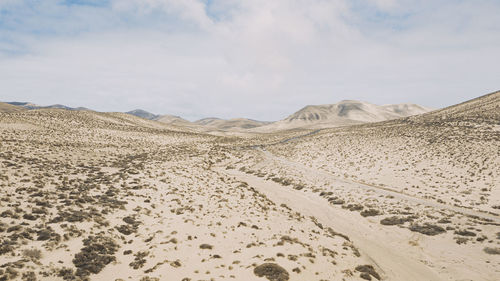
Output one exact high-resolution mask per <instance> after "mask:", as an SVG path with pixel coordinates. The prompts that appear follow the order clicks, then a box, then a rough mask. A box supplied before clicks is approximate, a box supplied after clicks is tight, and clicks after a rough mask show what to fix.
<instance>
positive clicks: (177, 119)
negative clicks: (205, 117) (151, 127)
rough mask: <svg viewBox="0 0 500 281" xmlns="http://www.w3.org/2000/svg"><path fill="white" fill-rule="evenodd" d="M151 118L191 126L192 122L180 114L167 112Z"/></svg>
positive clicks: (171, 123) (166, 122)
mask: <svg viewBox="0 0 500 281" xmlns="http://www.w3.org/2000/svg"><path fill="white" fill-rule="evenodd" d="M153 120H156V121H158V122H162V123H165V124H170V125H176V126H193V123H191V122H189V121H188V120H186V119H183V118H182V117H180V116H175V115H169V114H165V115H159V116H157V117H156V118H154V119H153Z"/></svg>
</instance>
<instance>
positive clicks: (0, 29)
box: [0, 0, 500, 121]
mask: <svg viewBox="0 0 500 281" xmlns="http://www.w3.org/2000/svg"><path fill="white" fill-rule="evenodd" d="M498 15H500V1H499V0H470V1H465V0H433V1H423V0H401V1H398V0H307V1H306V0H272V1H269V0H239V1H231V0H0V101H29V102H33V103H36V104H40V105H50V104H65V105H68V106H72V107H79V106H83V107H87V108H91V109H94V110H98V111H129V110H132V109H136V108H141V109H144V110H147V111H150V112H153V113H156V114H173V115H179V116H182V117H184V118H187V119H189V120H196V119H200V118H204V117H214V116H215V117H220V118H235V117H247V118H252V119H257V120H268V121H273V120H279V119H283V118H285V117H286V116H287V115H289V114H292V113H293V112H295V111H297V110H299V109H300V108H302V107H304V106H306V105H310V104H331V103H336V102H338V101H341V100H346V99H350V100H361V101H367V102H371V103H375V104H394V103H407V102H408V103H416V104H420V105H424V106H428V107H434V108H440V107H444V106H449V105H452V104H456V103H459V102H462V101H465V100H468V99H472V98H475V97H478V96H481V95H483V94H487V93H489V92H493V91H496V90H499V89H500V69H499V65H500V17H499V16H498Z"/></svg>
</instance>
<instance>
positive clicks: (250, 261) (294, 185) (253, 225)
mask: <svg viewBox="0 0 500 281" xmlns="http://www.w3.org/2000/svg"><path fill="white" fill-rule="evenodd" d="M499 147H500V92H497V93H493V94H490V95H486V96H483V97H480V98H478V99H476V100H472V101H469V102H466V103H464V104H460V105H457V106H454V107H450V108H447V109H443V110H438V111H434V112H431V113H427V114H423V115H417V116H413V117H407V118H402V119H397V120H391V121H386V122H379V123H371V124H362V125H355V126H349V127H340V128H332V129H321V130H300V129H296V130H290V131H282V132H276V133H269V134H247V135H244V136H241V135H238V136H231V135H230V134H229V135H226V136H216V135H210V134H206V133H200V132H196V131H193V130H190V129H186V128H183V127H182V126H174V125H169V124H164V123H160V122H156V121H151V120H145V119H141V118H138V117H135V116H131V115H127V114H120V113H97V112H91V111H68V110H62V109H37V110H24V111H17V110H12V109H10V110H9V112H3V113H0V218H1V220H0V280H29V281H33V280H116V281H117V280H141V281H147V280H183V281H187V280H225V279H230V280H277V281H282V280H498V276H500V255H499V254H500V216H499V213H500V185H499V180H498V179H499V178H500V149H499Z"/></svg>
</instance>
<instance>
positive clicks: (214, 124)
mask: <svg viewBox="0 0 500 281" xmlns="http://www.w3.org/2000/svg"><path fill="white" fill-rule="evenodd" d="M194 123H195V124H198V125H201V126H205V127H207V128H212V129H214V130H221V131H231V130H236V131H240V130H245V129H251V128H257V127H260V126H264V125H267V124H269V123H270V122H265V121H257V120H252V119H247V118H233V119H229V120H224V119H219V118H204V119H201V120H198V121H195V122H194Z"/></svg>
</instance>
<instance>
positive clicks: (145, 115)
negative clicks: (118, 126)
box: [125, 109, 160, 120]
mask: <svg viewBox="0 0 500 281" xmlns="http://www.w3.org/2000/svg"><path fill="white" fill-rule="evenodd" d="M125 113H127V114H131V115H134V116H137V117H141V118H144V119H149V120H153V119H155V118H158V117H160V115H156V114H153V113H151V112H147V111H146V110H142V109H134V110H131V111H128V112H125Z"/></svg>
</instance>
